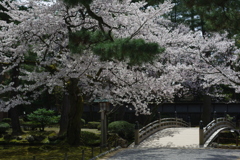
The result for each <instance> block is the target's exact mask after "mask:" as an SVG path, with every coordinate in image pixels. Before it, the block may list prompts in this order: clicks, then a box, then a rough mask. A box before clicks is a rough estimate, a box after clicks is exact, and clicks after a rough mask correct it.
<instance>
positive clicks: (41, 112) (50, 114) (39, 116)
mask: <svg viewBox="0 0 240 160" xmlns="http://www.w3.org/2000/svg"><path fill="white" fill-rule="evenodd" d="M27 118H28V120H30V121H32V122H34V123H35V124H39V126H40V130H41V131H44V128H45V127H46V126H47V125H50V124H55V123H58V122H59V120H60V116H55V112H54V111H53V110H47V109H45V108H40V109H37V110H36V111H34V112H33V113H31V114H29V115H27Z"/></svg>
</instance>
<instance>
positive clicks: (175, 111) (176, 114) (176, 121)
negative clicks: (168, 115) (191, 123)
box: [175, 111, 178, 127]
mask: <svg viewBox="0 0 240 160" xmlns="http://www.w3.org/2000/svg"><path fill="white" fill-rule="evenodd" d="M175 121H176V124H175V125H176V126H175V127H177V126H178V125H177V111H175Z"/></svg>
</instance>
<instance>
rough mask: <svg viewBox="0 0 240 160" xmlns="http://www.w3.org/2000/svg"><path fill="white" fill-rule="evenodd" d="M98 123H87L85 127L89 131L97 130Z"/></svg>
mask: <svg viewBox="0 0 240 160" xmlns="http://www.w3.org/2000/svg"><path fill="white" fill-rule="evenodd" d="M99 125H100V122H88V124H87V127H88V128H90V129H98V127H99Z"/></svg>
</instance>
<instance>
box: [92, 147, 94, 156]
mask: <svg viewBox="0 0 240 160" xmlns="http://www.w3.org/2000/svg"><path fill="white" fill-rule="evenodd" d="M93 152H94V150H93V147H92V157H94V153H93Z"/></svg>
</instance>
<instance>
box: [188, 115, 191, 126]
mask: <svg viewBox="0 0 240 160" xmlns="http://www.w3.org/2000/svg"><path fill="white" fill-rule="evenodd" d="M188 126H189V127H191V117H190V116H188Z"/></svg>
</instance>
